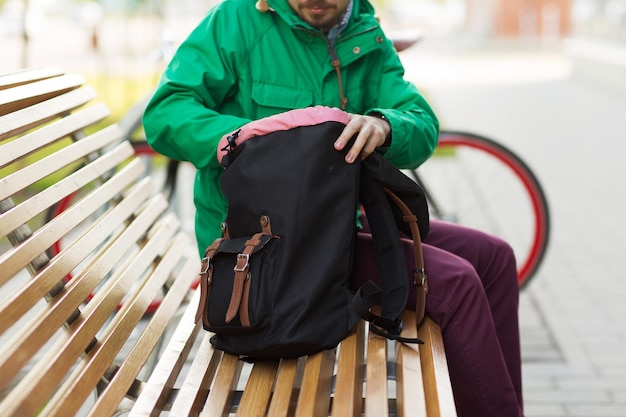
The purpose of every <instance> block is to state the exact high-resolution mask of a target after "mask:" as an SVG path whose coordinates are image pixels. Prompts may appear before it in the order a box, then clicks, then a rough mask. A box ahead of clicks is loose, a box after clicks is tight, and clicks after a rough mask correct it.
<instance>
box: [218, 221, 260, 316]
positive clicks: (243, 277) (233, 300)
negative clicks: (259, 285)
mask: <svg viewBox="0 0 626 417" xmlns="http://www.w3.org/2000/svg"><path fill="white" fill-rule="evenodd" d="M261 236H263V233H256V234H254V235H253V236H252V237H251V238H250V239H248V240H247V241H246V243H245V247H244V250H243V251H242V252H241V253H240V254H238V255H237V263H236V264H235V267H234V268H233V270H234V271H235V278H234V281H233V293H232V295H231V297H230V304H229V305H228V310H227V311H226V323H230V322H231V321H232V320H233V319H234V318H235V317H237V314H238V313H239V306H240V305H241V300H242V298H243V294H244V291H243V289H244V285H245V282H246V281H247V280H249V279H250V275H249V274H250V273H249V270H250V255H252V252H254V249H255V248H256V247H257V246H258V245H259V243H261ZM241 324H242V325H244V326H245V325H246V324H245V323H241ZM247 325H248V326H249V325H250V323H248V324H247Z"/></svg>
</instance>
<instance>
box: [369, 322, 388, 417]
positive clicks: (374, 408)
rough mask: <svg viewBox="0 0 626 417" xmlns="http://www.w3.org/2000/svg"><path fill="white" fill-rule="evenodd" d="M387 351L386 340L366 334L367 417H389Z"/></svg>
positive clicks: (370, 333)
mask: <svg viewBox="0 0 626 417" xmlns="http://www.w3.org/2000/svg"><path fill="white" fill-rule="evenodd" d="M387 351H388V348H387V339H385V338H383V337H380V336H378V335H376V334H374V333H372V332H368V342H367V367H366V377H365V381H366V382H365V415H366V416H367V417H378V416H387V415H389V401H388V398H389V392H388V391H389V388H388V384H387V378H388V375H387V355H388V352H387Z"/></svg>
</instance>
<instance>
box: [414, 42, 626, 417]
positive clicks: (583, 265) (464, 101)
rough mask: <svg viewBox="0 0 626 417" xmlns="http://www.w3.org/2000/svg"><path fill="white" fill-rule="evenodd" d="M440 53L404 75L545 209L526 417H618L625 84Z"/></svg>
mask: <svg viewBox="0 0 626 417" xmlns="http://www.w3.org/2000/svg"><path fill="white" fill-rule="evenodd" d="M448 45H449V44H448V43H442V44H439V43H437V41H432V43H431V44H429V42H428V40H427V41H425V42H424V43H423V44H422V45H419V46H418V47H415V48H412V49H411V50H409V51H406V53H405V55H404V58H403V59H404V61H405V64H406V66H407V76H408V77H409V78H411V79H413V80H414V81H415V82H416V83H417V84H418V85H419V86H420V87H421V88H422V89H423V90H424V92H425V93H426V95H427V96H428V98H429V99H430V101H431V102H432V103H433V105H434V106H435V108H436V110H437V112H438V114H439V116H440V118H441V121H442V123H443V125H444V126H445V127H446V128H448V129H459V130H468V131H474V132H477V133H482V134H485V135H487V136H491V137H494V138H498V140H501V141H502V142H504V143H505V144H507V145H508V146H509V147H511V148H513V149H514V150H515V151H517V152H518V153H519V154H520V155H521V156H522V157H523V158H524V159H525V160H526V161H527V162H529V164H530V165H531V167H532V168H533V169H534V170H535V172H536V173H537V175H538V177H539V179H540V181H541V182H542V184H543V186H544V187H545V191H546V193H547V196H548V198H549V202H550V205H551V215H552V238H551V242H550V248H549V253H548V255H547V257H546V259H545V260H544V263H543V266H542V268H541V269H540V271H539V273H538V275H537V276H536V277H535V278H534V280H533V281H532V282H531V283H530V284H529V286H528V287H527V288H526V289H525V290H524V291H523V292H522V294H521V307H520V309H521V311H520V314H521V318H520V319H521V332H522V350H523V352H522V354H523V372H524V384H525V385H524V395H525V403H526V417H553V416H554V417H556V416H580V417H615V416H620V417H624V416H626V321H624V317H625V316H626V303H625V302H624V300H625V299H626V281H625V280H624V277H623V268H622V267H621V263H620V260H621V259H623V257H624V254H625V253H626V237H625V236H624V232H626V220H625V216H624V213H625V212H626V194H625V193H624V187H625V186H624V184H623V182H622V181H623V180H624V179H626V165H625V164H624V163H623V159H624V157H623V155H624V154H625V153H626V133H625V132H626V130H625V129H624V127H625V124H624V122H625V120H626V119H625V115H626V89H624V88H623V87H626V78H625V79H624V81H623V83H624V85H615V84H614V81H613V84H610V83H605V82H600V81H599V80H600V79H601V78H602V74H601V73H599V74H596V75H597V77H590V76H589V74H586V75H584V76H583V75H581V74H578V71H577V68H576V66H575V65H573V64H572V61H571V60H570V59H568V57H566V56H562V55H560V54H555V53H546V52H540V51H529V50H528V49H520V48H514V47H512V45H507V47H502V45H501V46H500V47H497V48H493V47H492V48H482V49H481V48H471V49H461V48H459V47H455V48H448ZM468 51H470V52H468Z"/></svg>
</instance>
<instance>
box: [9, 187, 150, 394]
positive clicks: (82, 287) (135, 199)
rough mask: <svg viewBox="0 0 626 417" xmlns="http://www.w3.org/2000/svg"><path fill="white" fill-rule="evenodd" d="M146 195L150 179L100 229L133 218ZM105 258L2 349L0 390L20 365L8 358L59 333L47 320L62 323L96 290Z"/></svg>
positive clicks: (107, 234) (22, 353)
mask: <svg viewBox="0 0 626 417" xmlns="http://www.w3.org/2000/svg"><path fill="white" fill-rule="evenodd" d="M149 192H150V187H149V179H146V181H144V182H142V183H139V184H138V185H137V187H136V188H135V189H134V190H133V191H132V193H131V194H129V197H128V198H127V199H125V200H124V201H123V203H122V204H120V205H118V206H117V207H115V209H114V210H112V211H111V212H110V213H108V214H107V215H106V216H104V219H102V221H100V222H99V224H98V226H99V227H101V226H102V225H103V224H104V225H105V226H108V225H109V224H112V222H117V223H118V224H120V223H123V221H124V219H125V218H127V217H128V215H130V214H132V212H133V211H135V210H136V208H137V207H139V206H140V205H141V204H142V203H143V202H144V201H146V199H147V197H148V196H149ZM123 214H126V216H125V217H122V216H120V215H123ZM102 230H103V232H105V233H102V234H101V235H100V236H101V237H102V239H106V238H107V237H109V236H111V234H112V233H113V232H114V230H112V229H102ZM124 232H126V231H124ZM122 234H123V233H122ZM114 242H115V243H117V245H118V247H119V246H121V245H126V246H128V245H130V244H131V242H121V241H120V240H119V238H117V239H115V241H114ZM116 248H117V247H116ZM114 256H117V253H115V252H109V255H108V258H111V257H114ZM108 258H105V259H104V261H101V260H100V259H102V256H100V257H99V259H96V260H95V261H93V262H92V264H91V265H90V266H88V267H86V268H85V269H84V270H83V271H82V272H81V276H85V275H88V273H89V272H93V273H94V274H92V276H88V277H87V279H85V280H84V281H81V279H80V277H76V279H74V280H72V281H71V282H70V284H69V288H68V289H67V290H66V291H65V294H62V295H61V296H59V297H58V298H57V299H56V300H55V301H53V302H51V304H50V306H49V308H48V309H47V310H46V311H44V312H42V313H41V314H46V317H34V318H33V319H32V320H31V325H29V326H26V327H25V328H24V329H22V331H21V332H19V333H17V334H16V335H15V336H14V340H15V342H14V343H10V344H7V346H6V347H5V349H3V351H2V352H1V353H0V370H2V372H0V388H2V387H4V386H5V385H6V382H7V381H6V380H5V378H9V375H10V377H12V376H14V375H15V373H13V372H12V371H11V369H12V368H13V367H15V366H18V365H19V363H18V362H19V361H18V360H16V359H14V360H9V359H8V358H11V357H13V356H14V355H17V353H16V352H15V351H16V350H19V355H17V356H18V357H20V358H25V357H27V356H30V355H27V354H26V352H27V351H28V350H35V351H36V349H37V348H38V347H37V346H40V345H41V344H43V343H44V341H45V340H44V341H42V340H40V339H47V337H49V335H50V334H52V333H53V332H54V331H55V330H56V329H58V328H59V327H60V326H61V324H62V321H60V322H57V324H58V325H57V326H54V323H55V321H54V320H52V319H51V317H50V316H51V315H52V314H53V313H54V312H55V311H59V312H58V313H57V314H58V315H59V318H60V319H63V320H64V319H66V318H67V315H68V314H69V313H71V312H73V311H74V310H75V308H76V307H77V306H78V305H80V304H81V303H82V302H83V301H84V300H85V299H86V297H87V296H88V295H89V292H90V291H91V290H92V289H93V287H95V284H97V282H94V283H93V285H92V288H89V286H88V285H89V284H91V283H92V281H94V280H97V279H98V277H103V276H105V275H100V276H98V275H96V274H95V272H98V269H101V268H103V266H102V264H104V263H105V261H108V262H109V263H110V262H111V261H110V260H109V259H108ZM115 260H116V259H115V258H114V259H113V261H115ZM117 260H119V258H117ZM80 261H82V259H78V260H77V262H80ZM71 265H72V267H75V266H76V265H77V263H75V262H73V263H71ZM105 265H106V264H105ZM104 272H108V271H107V270H106V268H104ZM67 298H69V299H70V300H73V301H72V302H73V303H74V304H73V308H71V309H68V310H67V311H65V316H64V315H63V311H64V310H62V306H63V304H65V303H68V302H70V301H69V300H66V299H67ZM64 300H66V301H64ZM18 301H21V300H18ZM44 319H45V320H46V321H45V323H44V322H42V321H43V320H44ZM44 324H45V325H44ZM38 326H40V327H41V331H40V332H34V331H33V329H34V328H35V327H38ZM29 334H30V338H32V339H33V341H32V342H31V343H26V344H24V342H18V340H22V341H24V340H29V337H28V335H29ZM46 335H47V336H46ZM22 345H24V346H22ZM33 353H34V352H33Z"/></svg>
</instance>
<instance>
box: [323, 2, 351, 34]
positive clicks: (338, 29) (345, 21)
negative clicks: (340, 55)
mask: <svg viewBox="0 0 626 417" xmlns="http://www.w3.org/2000/svg"><path fill="white" fill-rule="evenodd" d="M352 6H353V0H350V3H349V4H348V7H347V8H346V11H345V12H343V15H342V16H341V18H340V19H339V23H337V24H336V25H335V26H333V27H332V28H330V30H329V31H328V35H327V36H328V40H329V41H330V43H331V44H332V43H335V40H336V39H337V37H339V35H340V34H341V31H342V30H343V29H344V28H345V27H346V26H347V25H348V21H349V20H350V15H351V14H352Z"/></svg>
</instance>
